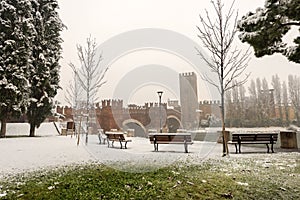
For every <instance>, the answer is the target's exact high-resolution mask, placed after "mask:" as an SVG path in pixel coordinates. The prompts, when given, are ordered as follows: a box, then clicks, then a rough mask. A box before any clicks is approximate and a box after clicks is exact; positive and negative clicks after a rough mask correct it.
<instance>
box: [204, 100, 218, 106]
mask: <svg viewBox="0 0 300 200" xmlns="http://www.w3.org/2000/svg"><path fill="white" fill-rule="evenodd" d="M199 105H218V106H219V105H221V102H220V100H213V101H212V100H210V101H208V100H204V101H199Z"/></svg>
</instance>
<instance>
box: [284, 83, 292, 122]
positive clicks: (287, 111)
mask: <svg viewBox="0 0 300 200" xmlns="http://www.w3.org/2000/svg"><path fill="white" fill-rule="evenodd" d="M282 102H283V107H284V113H285V125H288V124H289V123H290V115H289V98H288V90H287V86H286V82H285V81H283V83H282Z"/></svg>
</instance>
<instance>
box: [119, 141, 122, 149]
mask: <svg viewBox="0 0 300 200" xmlns="http://www.w3.org/2000/svg"><path fill="white" fill-rule="evenodd" d="M120 145H121V148H120V149H123V146H122V142H121V141H120Z"/></svg>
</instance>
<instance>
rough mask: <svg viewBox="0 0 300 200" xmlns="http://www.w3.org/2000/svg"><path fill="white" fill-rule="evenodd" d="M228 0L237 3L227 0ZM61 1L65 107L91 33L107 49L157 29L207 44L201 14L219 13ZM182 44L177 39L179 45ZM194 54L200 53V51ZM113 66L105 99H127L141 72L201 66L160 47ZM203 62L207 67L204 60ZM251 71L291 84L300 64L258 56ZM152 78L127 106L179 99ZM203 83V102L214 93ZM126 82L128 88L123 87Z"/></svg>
mask: <svg viewBox="0 0 300 200" xmlns="http://www.w3.org/2000/svg"><path fill="white" fill-rule="evenodd" d="M226 2H231V1H228V0H226ZM58 3H59V6H60V9H59V14H60V17H61V19H62V21H63V23H64V24H65V25H66V26H67V29H66V30H64V31H63V32H62V37H63V40H64V42H63V59H62V60H61V66H62V68H61V87H62V88H63V89H62V90H60V91H59V94H58V96H57V100H59V101H61V102H63V103H64V93H65V91H64V90H65V89H66V87H67V84H68V82H69V81H70V80H71V79H72V76H71V74H72V71H71V69H70V67H69V66H68V63H70V62H72V63H74V64H75V65H78V63H79V62H78V57H77V51H76V45H77V44H81V45H85V42H86V38H87V37H89V36H90V35H91V36H92V37H93V38H95V39H96V41H97V43H98V44H99V45H101V44H103V43H106V42H107V41H110V39H111V38H114V37H115V36H118V35H122V34H124V33H126V32H128V31H133V30H137V29H144V28H153V29H156V30H159V29H162V30H170V31H173V32H174V33H178V34H181V35H183V36H184V37H187V38H189V39H190V40H191V41H193V42H195V43H198V44H199V45H201V43H200V41H199V39H198V38H197V34H198V32H197V29H196V26H197V25H199V14H201V15H203V14H204V10H205V9H207V10H208V11H209V13H211V14H214V13H213V12H212V9H211V8H212V6H211V4H210V0H188V1H186V0H58ZM263 5H264V0H236V3H235V8H236V9H237V10H238V12H239V16H240V17H241V16H243V15H245V14H246V13H247V12H249V11H255V9H256V8H257V7H262V6H263ZM176 37H177V36H176V34H175V38H176ZM127 42H128V41H127ZM180 42H181V41H174V44H176V43H180ZM236 42H237V44H238V45H239V46H240V47H241V48H247V45H246V44H241V43H240V41H239V40H236ZM122 45H124V43H123V42H121V43H120V46H122ZM111 48H112V47H111ZM158 48H161V47H158ZM132 50H134V49H132ZM171 50H172V49H171ZM107 53H108V52H107ZM191 53H192V54H196V52H191ZM102 54H103V58H104V60H105V55H106V52H105V51H103V52H102ZM109 63H110V69H109V71H108V73H107V75H106V78H105V79H106V80H107V83H106V84H105V85H104V86H103V87H102V88H101V89H100V91H99V97H100V99H108V98H124V96H122V95H119V93H116V90H122V89H125V86H124V82H125V81H127V82H128V81H129V82H130V81H133V79H132V77H134V76H133V75H139V74H137V73H142V74H140V77H143V76H145V77H146V76H147V75H148V76H150V75H151V76H156V75H157V76H160V75H159V70H156V69H157V66H161V69H162V70H166V73H167V72H168V71H169V72H170V74H172V72H173V71H174V72H177V73H182V72H188V71H194V70H193V68H194V67H195V66H194V65H192V64H191V63H190V62H189V61H187V60H184V59H182V57H181V55H175V54H172V53H170V52H168V51H161V50H157V49H139V50H138V51H136V50H135V51H132V52H130V53H127V54H126V55H122V56H121V55H120V57H118V58H115V60H114V61H110V62H109ZM199 63H201V59H200V58H199ZM149 66H150V68H151V66H153V70H152V71H153V72H150V74H145V73H146V72H145V73H143V70H142V69H143V68H145V67H149ZM151 69H152V68H151ZM155 70H156V71H155ZM247 70H248V72H251V77H250V79H255V78H256V77H261V78H263V77H266V78H267V79H268V80H270V79H271V76H272V75H275V74H279V75H280V77H281V79H282V80H286V78H287V76H288V74H300V73H299V72H300V66H299V65H296V64H294V63H291V62H288V61H287V59H286V58H285V57H283V56H281V55H274V56H268V57H263V58H255V57H254V56H253V58H252V59H251V61H250V63H249V67H248V69H247ZM144 71H145V70H144ZM146 71H147V70H146ZM150 71H151V70H150ZM152 73H153V74H152ZM175 74H176V73H175ZM163 76H165V77H167V76H168V75H167V74H166V75H165V74H164V75H163ZM170 76H171V75H170ZM174 77H176V75H175V76H174ZM146 79H147V81H146V82H144V83H143V82H140V83H139V85H135V87H134V86H131V89H130V90H129V91H125V92H127V93H129V94H128V96H127V97H126V98H127V99H125V100H124V101H125V102H126V103H137V104H143V102H144V101H157V98H158V97H157V94H156V92H157V90H163V91H165V93H164V94H163V101H166V100H167V99H176V98H179V94H178V89H176V87H177V86H175V87H174V85H171V84H173V82H172V83H171V82H168V83H161V82H159V81H158V79H157V80H156V79H153V80H152V81H151V79H149V77H147V78H146ZM175 79H176V78H175ZM176 81H177V80H176ZM198 82H199V87H200V88H198V90H199V91H198V95H199V99H200V100H205V99H208V98H211V96H210V94H209V91H207V90H209V89H205V87H207V86H205V84H206V83H202V81H201V80H199V79H198ZM121 83H122V87H123V88H122V87H121V88H120V84H121ZM118 84H119V85H118ZM168 84H170V85H168ZM175 84H176V83H175ZM126 86H127V85H126ZM270 87H271V86H270ZM177 88H178V87H177ZM125 90H126V89H125Z"/></svg>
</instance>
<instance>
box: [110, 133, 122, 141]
mask: <svg viewBox="0 0 300 200" xmlns="http://www.w3.org/2000/svg"><path fill="white" fill-rule="evenodd" d="M106 136H107V138H108V139H109V140H125V137H124V134H123V133H118V132H115V133H114V132H109V133H107V134H106Z"/></svg>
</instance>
